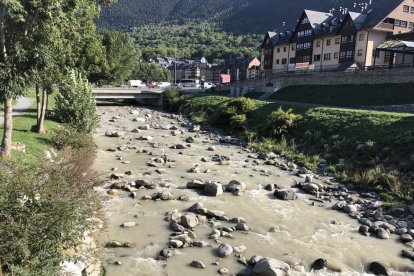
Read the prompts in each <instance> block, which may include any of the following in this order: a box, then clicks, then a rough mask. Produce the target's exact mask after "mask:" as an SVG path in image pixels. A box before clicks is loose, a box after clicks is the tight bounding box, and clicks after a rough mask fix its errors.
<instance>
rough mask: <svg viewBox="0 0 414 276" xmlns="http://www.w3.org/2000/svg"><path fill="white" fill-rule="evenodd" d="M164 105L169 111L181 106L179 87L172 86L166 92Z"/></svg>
mask: <svg viewBox="0 0 414 276" xmlns="http://www.w3.org/2000/svg"><path fill="white" fill-rule="evenodd" d="M163 96H164V99H163V101H164V102H163V105H164V107H165V108H166V109H167V110H169V111H177V110H178V107H179V96H180V90H179V89H178V88H170V89H168V90H166V91H165V92H164V95H163Z"/></svg>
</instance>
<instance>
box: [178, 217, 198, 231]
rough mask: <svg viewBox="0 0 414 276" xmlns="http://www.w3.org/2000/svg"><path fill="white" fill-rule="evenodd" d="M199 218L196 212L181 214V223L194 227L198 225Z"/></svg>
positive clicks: (186, 226) (187, 226)
mask: <svg viewBox="0 0 414 276" xmlns="http://www.w3.org/2000/svg"><path fill="white" fill-rule="evenodd" d="M197 224H198V218H197V217H196V215H195V214H194V213H187V214H185V215H183V216H181V225H182V226H184V227H185V228H193V227H195V226H197Z"/></svg>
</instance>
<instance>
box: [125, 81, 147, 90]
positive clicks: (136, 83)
mask: <svg viewBox="0 0 414 276" xmlns="http://www.w3.org/2000/svg"><path fill="white" fill-rule="evenodd" d="M128 86H129V87H139V88H142V87H145V83H143V82H142V80H129V81H128Z"/></svg>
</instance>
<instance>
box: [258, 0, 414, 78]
mask: <svg viewBox="0 0 414 276" xmlns="http://www.w3.org/2000/svg"><path fill="white" fill-rule="evenodd" d="M356 8H359V7H356ZM297 22H298V23H297V25H296V26H291V27H292V29H291V30H286V31H283V32H279V33H276V32H267V33H266V35H265V38H264V41H263V43H262V45H261V52H262V53H261V69H262V70H263V71H265V72H266V71H267V72H269V71H271V72H279V71H291V70H300V69H315V70H316V69H321V70H325V69H326V70H329V69H344V70H345V69H347V68H350V67H365V66H377V65H394V64H407V65H409V64H413V65H414V60H413V57H414V54H413V52H412V51H411V53H410V51H408V50H407V51H405V52H403V51H402V49H403V48H404V47H400V49H399V50H400V51H395V47H394V48H391V47H388V48H387V45H391V44H392V43H388V44H387V43H386V42H387V40H388V39H396V37H395V35H398V34H403V33H408V32H412V31H413V29H414V1H413V0H376V1H375V0H374V1H372V2H371V5H368V4H367V5H365V6H364V7H363V8H362V9H361V10H360V12H354V11H351V9H342V10H341V11H340V12H339V13H335V14H334V13H327V12H321V11H312V10H304V11H303V13H302V14H301V15H300V17H299V18H298V21H297ZM393 35H394V37H393ZM384 43H385V44H384ZM403 45H405V46H407V47H405V49H408V48H409V46H410V44H409V43H405V44H404V43H403ZM411 46H412V45H411ZM403 56H404V58H403Z"/></svg>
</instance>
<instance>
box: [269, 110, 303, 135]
mask: <svg viewBox="0 0 414 276" xmlns="http://www.w3.org/2000/svg"><path fill="white" fill-rule="evenodd" d="M300 118H301V117H300V115H297V114H294V113H293V110H292V109H288V110H286V111H284V110H283V109H282V107H279V108H278V109H277V110H275V111H273V112H272V113H270V114H269V115H268V116H267V118H266V122H265V123H264V128H263V130H262V131H263V132H264V134H265V135H270V136H281V135H283V134H286V133H288V131H289V130H290V129H292V128H294V127H296V126H297V125H298V123H299V120H300Z"/></svg>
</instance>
